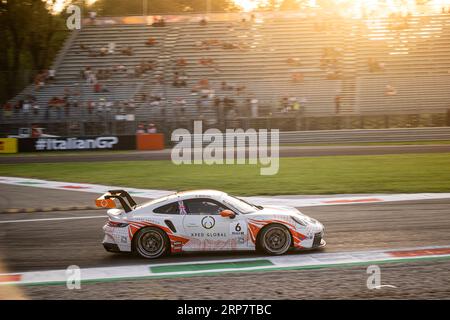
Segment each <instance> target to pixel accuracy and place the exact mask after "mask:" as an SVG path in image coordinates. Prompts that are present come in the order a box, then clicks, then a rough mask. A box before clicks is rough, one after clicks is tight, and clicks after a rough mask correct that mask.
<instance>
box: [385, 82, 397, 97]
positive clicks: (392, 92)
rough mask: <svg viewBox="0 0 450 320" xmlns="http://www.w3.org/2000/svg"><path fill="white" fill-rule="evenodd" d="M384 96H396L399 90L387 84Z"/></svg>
mask: <svg viewBox="0 0 450 320" xmlns="http://www.w3.org/2000/svg"><path fill="white" fill-rule="evenodd" d="M384 94H385V95H386V96H395V95H396V94H397V89H396V88H395V87H394V86H392V85H390V84H387V85H386V88H385V92H384Z"/></svg>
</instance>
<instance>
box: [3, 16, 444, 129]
mask: <svg viewBox="0 0 450 320" xmlns="http://www.w3.org/2000/svg"><path fill="white" fill-rule="evenodd" d="M171 18H172V19H171ZM171 18H170V17H168V18H167V20H166V21H167V22H166V25H165V26H159V27H155V26H152V25H151V24H148V23H146V20H144V19H142V20H140V19H138V18H135V19H121V18H99V19H98V20H97V21H95V23H88V22H86V23H85V24H84V25H83V28H82V29H81V30H80V31H74V32H72V34H71V36H70V37H69V38H68V40H67V41H66V43H65V46H64V47H63V48H62V49H61V52H60V53H59V55H58V57H57V59H56V60H55V62H54V65H53V66H52V68H53V69H54V70H56V77H55V80H53V81H52V82H49V83H46V84H45V85H44V86H43V87H42V88H40V89H39V90H37V88H36V86H35V85H34V84H31V85H29V86H28V87H27V88H25V89H24V90H23V92H21V93H20V94H19V95H18V96H17V97H14V98H13V99H12V100H11V103H12V104H16V103H17V102H18V101H20V100H21V99H27V97H29V96H30V95H32V96H34V97H35V99H36V100H37V104H38V105H39V106H40V110H39V114H38V115H32V114H29V115H25V114H23V112H15V113H13V114H12V115H11V116H9V117H3V119H2V123H3V124H4V125H5V126H8V128H12V127H19V126H21V125H22V126H23V125H25V124H29V123H40V122H42V123H46V124H48V125H51V124H52V123H55V124H61V123H68V122H70V123H71V125H70V126H66V128H69V127H70V128H75V129H74V130H75V133H77V132H76V131H77V130H80V131H82V132H83V133H84V132H85V131H86V130H87V131H88V132H91V133H92V132H94V131H95V130H94V128H97V129H98V128H99V124H102V125H104V127H102V129H101V130H113V131H116V132H117V131H119V132H120V130H134V125H135V124H136V123H137V122H140V121H145V122H148V121H152V122H155V123H159V124H163V125H164V126H165V127H175V126H179V125H187V126H188V125H189V123H190V122H191V121H192V120H194V119H203V120H205V121H206V122H207V123H209V124H210V125H211V126H225V125H226V126H227V127H230V126H237V125H239V126H241V127H246V126H249V125H251V126H253V127H270V126H272V127H274V126H279V127H281V128H282V129H320V128H325V129H329V128H336V127H337V128H341V127H364V124H363V122H364V121H363V120H361V119H363V118H364V117H365V118H366V119H371V120H369V121H366V122H365V123H366V124H367V123H369V122H372V125H373V126H374V127H380V126H381V127H386V126H397V125H400V126H408V125H417V126H435V125H448V121H449V119H448V115H446V114H447V112H448V110H449V109H450V55H449V52H450V15H449V14H437V15H416V16H414V15H413V16H408V17H403V18H401V17H400V18H399V17H397V18H376V19H349V18H346V19H344V18H339V17H336V18H329V17H326V18H321V17H320V16H298V15H292V14H291V15H289V14H286V13H278V14H274V13H270V14H269V13H260V14H256V16H255V18H254V19H252V20H250V19H248V20H246V21H241V19H240V16H239V15H233V14H229V15H221V14H217V15H216V16H214V14H211V15H210V17H209V22H208V23H207V25H204V26H201V25H200V24H199V22H198V21H199V19H200V16H195V15H186V16H177V17H176V18H174V17H173V16H172V17H171ZM130 20H131V22H130ZM325 21H326V23H324V22H325ZM149 38H153V39H155V40H156V43H155V44H154V45H151V46H149V45H146V43H145V42H146V41H147V40H148V39H149ZM109 43H114V44H115V50H114V53H112V54H105V55H104V56H102V55H98V54H94V55H93V54H92V52H97V53H98V52H99V50H101V48H105V47H107V46H108V44H109ZM127 46H130V47H131V48H132V52H133V54H132V55H126V54H122V53H121V52H120V50H121V48H124V47H127ZM227 46H228V47H227ZM86 48H87V49H86ZM95 55H96V56H95ZM203 58H207V59H212V60H211V61H213V62H212V63H210V64H209V65H208V64H205V65H200V64H199V60H201V59H203ZM179 59H184V60H185V62H186V65H183V66H180V65H178V66H177V61H179ZM149 60H151V63H152V66H153V69H152V70H148V71H146V72H143V73H142V74H134V73H133V72H132V71H131V70H135V69H136V66H138V65H140V64H141V63H143V62H147V61H149ZM88 66H89V67H91V70H94V71H97V70H99V69H110V75H109V76H108V79H105V80H101V79H99V80H98V81H99V82H100V83H101V85H102V88H107V91H103V90H100V92H95V91H94V87H93V84H92V83H88V82H87V81H86V80H85V79H83V78H82V76H81V74H82V73H83V70H85V69H86V67H88ZM120 68H121V69H120ZM125 69H126V71H124V70H125ZM121 70H122V71H121ZM176 72H178V75H182V76H185V77H187V79H186V80H185V81H186V86H174V85H173V81H174V77H175V75H176ZM296 75H297V76H299V79H297V81H294V77H295V76H296ZM199 83H200V85H199ZM224 83H226V84H224ZM228 86H233V87H240V88H241V90H240V91H239V92H238V91H237V90H224V89H228V88H226V87H228ZM67 90H69V91H67ZM193 91H197V92H193ZM64 95H66V96H67V97H68V101H70V102H72V103H73V102H74V101H77V107H72V108H70V112H68V113H64V111H61V114H60V115H59V116H58V115H57V114H55V112H54V111H51V112H48V113H47V112H46V109H47V108H48V104H49V100H50V99H51V98H52V97H63V96H64ZM152 96H153V98H152ZM202 96H204V97H202ZM155 97H157V98H155ZM218 98H220V99H221V102H220V103H219V102H217V101H218ZM224 98H227V99H232V100H233V101H231V102H230V103H224V102H223V99H224ZM252 99H257V102H254V103H255V104H257V105H258V115H257V116H255V115H254V114H253V115H252V113H251V104H252V103H251V100H252ZM181 100H184V101H185V102H184V107H181V104H182V102H180V101H181ZM155 101H156V102H155ZM215 101H216V102H217V104H215ZM296 101H297V102H298V103H299V104H300V106H301V109H302V111H301V112H297V111H292V110H289V109H290V108H289V107H290V106H291V104H292V103H294V102H296ZM105 102H109V103H110V104H111V106H109V107H107V108H108V110H109V109H111V111H108V112H105V106H104V104H105ZM88 103H89V104H90V105H93V107H92V108H93V110H91V112H88V108H87V105H88ZM93 103H94V104H95V106H94V104H93ZM99 104H100V105H102V107H103V109H102V111H101V112H100V111H98V110H97V108H98V105H99ZM124 104H125V108H124V107H123V105H124ZM121 106H122V109H121ZM286 107H287V108H286ZM119 110H120V111H119ZM117 113H122V114H130V113H132V114H134V115H135V121H134V122H133V121H132V122H130V123H132V124H133V125H131V126H128V127H124V125H123V123H125V122H126V121H114V119H115V115H116V114H117ZM386 115H394V116H397V117H398V116H399V115H405V116H411V115H415V116H416V117H418V118H419V119H421V118H426V119H428V120H426V121H425V122H421V121H420V120H418V121H417V122H416V123H415V124H411V123H407V122H406V123H405V121H404V120H401V121H397V122H395V121H392V120H389V119H388V120H387V122H388V123H386V118H385V117H384V116H386ZM424 115H425V116H424ZM330 117H331V118H332V119H331V120H330ZM371 117H372V118H371ZM377 117H381V118H380V119H382V120H380V121H381V122H380V121H378V120H376V119H377ZM446 117H447V118H446ZM131 119H133V118H131ZM305 119H309V120H305ZM320 119H322V120H323V119H328V120H324V121H322V120H320ZM336 119H338V120H336ZM339 119H341V120H339ZM342 119H344V120H342ZM374 119H375V120H374ZM372 120H373V121H372ZM305 121H306V122H305ZM336 121H337V122H336ZM377 121H378V122H377ZM394 122H395V123H394ZM74 123H75V124H80V123H81V124H82V126H81V127H80V126H79V125H73V124H74ZM268 123H270V125H268ZM318 123H322V124H321V125H319V124H318ZM336 123H337V124H336ZM355 123H356V124H355ZM55 128H56V127H55ZM88 128H91V129H88ZM130 128H131V129H130ZM92 130H94V131H92ZM99 130H100V129H99Z"/></svg>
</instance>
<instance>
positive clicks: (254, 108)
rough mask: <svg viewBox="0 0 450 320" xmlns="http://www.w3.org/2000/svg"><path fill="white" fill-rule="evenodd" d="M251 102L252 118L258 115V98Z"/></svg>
mask: <svg viewBox="0 0 450 320" xmlns="http://www.w3.org/2000/svg"><path fill="white" fill-rule="evenodd" d="M250 104H251V115H252V118H257V117H258V99H255V98H253V99H251V100H250Z"/></svg>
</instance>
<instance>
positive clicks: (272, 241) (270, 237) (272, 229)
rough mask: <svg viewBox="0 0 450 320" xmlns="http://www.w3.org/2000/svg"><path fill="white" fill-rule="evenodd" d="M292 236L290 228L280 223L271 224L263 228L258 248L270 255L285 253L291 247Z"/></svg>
mask: <svg viewBox="0 0 450 320" xmlns="http://www.w3.org/2000/svg"><path fill="white" fill-rule="evenodd" d="M291 243H292V237H291V234H290V233H289V230H288V229H287V228H286V227H284V226H282V225H280V224H271V225H269V226H267V227H265V228H264V229H262V230H261V233H260V234H259V237H258V248H259V249H260V250H262V251H263V252H264V253H266V254H269V255H274V256H278V255H282V254H285V253H286V252H287V251H288V250H289V248H290V247H291Z"/></svg>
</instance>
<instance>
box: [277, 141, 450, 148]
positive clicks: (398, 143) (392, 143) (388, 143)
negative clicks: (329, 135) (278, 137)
mask: <svg viewBox="0 0 450 320" xmlns="http://www.w3.org/2000/svg"><path fill="white" fill-rule="evenodd" d="M449 144H450V140H424V141H384V142H347V143H293V144H281V146H285V147H295V146H298V147H315V146H410V145H414V146H422V145H449Z"/></svg>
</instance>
